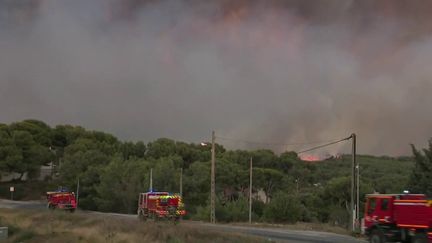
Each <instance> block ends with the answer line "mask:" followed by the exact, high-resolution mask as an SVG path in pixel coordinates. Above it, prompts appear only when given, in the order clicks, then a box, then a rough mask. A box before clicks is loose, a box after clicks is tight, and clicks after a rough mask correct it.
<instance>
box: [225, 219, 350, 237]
mask: <svg viewBox="0 0 432 243" xmlns="http://www.w3.org/2000/svg"><path fill="white" fill-rule="evenodd" d="M232 225H239V226H252V227H260V228H283V229H290V230H309V231H321V232H331V233H336V234H341V235H351V233H350V231H348V230H347V229H345V228H341V227H337V226H332V225H329V224H323V223H304V222H298V223H295V224H268V223H253V224H252V225H250V224H246V223H232Z"/></svg>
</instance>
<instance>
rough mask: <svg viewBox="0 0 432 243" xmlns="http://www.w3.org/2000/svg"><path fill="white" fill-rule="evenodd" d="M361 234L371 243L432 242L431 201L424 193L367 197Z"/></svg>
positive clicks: (372, 195)
mask: <svg viewBox="0 0 432 243" xmlns="http://www.w3.org/2000/svg"><path fill="white" fill-rule="evenodd" d="M362 231H363V233H364V234H366V235H367V236H368V237H369V240H370V242H373V243H381V242H415V243H432V200H427V199H426V196H425V195H424V194H369V195H366V205H365V213H364V219H363V222H362Z"/></svg>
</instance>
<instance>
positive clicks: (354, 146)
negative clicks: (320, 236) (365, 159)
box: [352, 133, 360, 230]
mask: <svg viewBox="0 0 432 243" xmlns="http://www.w3.org/2000/svg"><path fill="white" fill-rule="evenodd" d="M352 137H353V138H352V139H353V141H352V143H353V155H352V156H353V161H354V164H355V169H356V187H357V188H356V218H355V226H356V230H357V229H358V226H359V225H360V167H359V164H358V162H357V135H356V134H355V133H353V135H352Z"/></svg>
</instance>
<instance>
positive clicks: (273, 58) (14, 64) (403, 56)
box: [0, 0, 432, 155]
mask: <svg viewBox="0 0 432 243" xmlns="http://www.w3.org/2000/svg"><path fill="white" fill-rule="evenodd" d="M12 2H15V3H16V2H21V3H22V4H21V5H20V6H15V5H14V4H13V3H12ZM26 2H27V4H26ZM30 3H33V4H30ZM431 11H432V4H431V3H430V2H429V1H379V2H377V1H335V0H334V1H276V0H274V1H197V0H184V1H168V0H166V1H137V0H110V1H103V0H93V1H87V0H86V1H85V0H75V1H67V0H45V1H41V0H39V1H35V0H33V1H32V0H27V1H24V0H22V1H10V0H0V22H1V23H0V111H1V112H0V122H4V123H9V122H13V121H17V120H21V119H26V118H37V119H41V120H44V121H47V122H48V123H50V124H52V125H54V124H59V123H71V124H80V125H83V126H85V127H87V128H91V129H98V130H105V131H109V132H113V133H114V134H115V135H118V136H119V137H121V138H122V139H132V140H137V139H140V140H144V141H149V140H152V139H155V138H158V137H170V138H177V139H182V140H186V141H194V142H200V141H202V140H208V137H209V136H210V131H211V130H212V129H215V130H216V131H217V133H218V134H219V135H220V136H225V137H232V138H238V139H240V140H252V141H267V142H273V143H274V142H280V143H292V142H302V141H323V140H324V141H326V140H329V139H330V140H331V139H334V138H341V137H345V136H348V135H349V134H350V133H352V132H356V133H357V134H358V142H359V152H361V153H373V154H391V155H401V154H408V153H409V146H408V144H409V143H415V144H417V145H419V146H423V145H424V144H425V141H426V140H427V139H428V138H429V136H430V135H431V134H432V126H431V125H430V124H432V115H431V113H430V104H432V96H431V95H430V93H431V91H432V80H431V75H432V71H431V70H430V68H429V67H430V63H431V61H432V40H431V36H430V33H431V30H432V24H431V23H432V22H431V17H430V12H431ZM221 142H223V143H225V145H227V146H229V147H250V146H252V145H250V144H249V145H248V144H242V143H233V142H230V141H222V140H221ZM269 148H272V149H275V150H281V149H284V148H283V147H277V146H273V147H272V146H270V147H269ZM289 149H294V150H300V149H301V146H294V147H290V148H289ZM348 149H349V146H347V145H345V146H341V147H338V146H336V147H334V148H331V149H330V151H329V152H332V153H334V152H344V151H347V150H348Z"/></svg>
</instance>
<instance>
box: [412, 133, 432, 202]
mask: <svg viewBox="0 0 432 243" xmlns="http://www.w3.org/2000/svg"><path fill="white" fill-rule="evenodd" d="M411 147H412V151H413V154H414V160H415V167H414V169H413V171H412V172H411V177H410V180H409V185H408V186H409V188H410V190H411V192H414V193H425V194H427V195H428V196H432V183H431V181H432V139H430V140H429V148H428V149H423V151H419V150H417V149H416V148H415V147H414V145H411ZM422 152H423V153H422Z"/></svg>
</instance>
